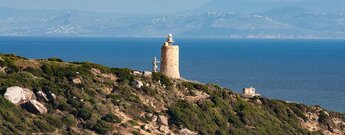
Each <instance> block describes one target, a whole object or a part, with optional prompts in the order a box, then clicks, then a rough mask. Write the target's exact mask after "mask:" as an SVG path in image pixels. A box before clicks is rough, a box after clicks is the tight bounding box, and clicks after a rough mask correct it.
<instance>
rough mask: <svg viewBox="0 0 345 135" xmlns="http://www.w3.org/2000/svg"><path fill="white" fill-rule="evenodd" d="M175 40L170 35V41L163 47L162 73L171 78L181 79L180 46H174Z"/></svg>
mask: <svg viewBox="0 0 345 135" xmlns="http://www.w3.org/2000/svg"><path fill="white" fill-rule="evenodd" d="M173 43H174V40H173V38H172V35H171V34H169V36H168V39H167V41H166V42H164V45H163V46H162V52H161V53H162V54H161V57H162V58H161V68H160V72H161V73H162V74H163V75H166V76H168V77H170V78H174V79H180V69H179V46H177V45H173Z"/></svg>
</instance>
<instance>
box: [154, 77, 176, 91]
mask: <svg viewBox="0 0 345 135" xmlns="http://www.w3.org/2000/svg"><path fill="white" fill-rule="evenodd" d="M152 80H154V81H160V82H161V83H162V84H163V85H165V86H166V87H167V88H168V89H171V87H172V85H173V83H172V82H171V80H170V79H169V77H167V76H165V75H163V74H161V73H152Z"/></svg>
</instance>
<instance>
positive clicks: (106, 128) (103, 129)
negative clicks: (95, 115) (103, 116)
mask: <svg viewBox="0 0 345 135" xmlns="http://www.w3.org/2000/svg"><path fill="white" fill-rule="evenodd" d="M92 130H94V131H96V132H97V133H99V134H105V133H107V132H110V131H111V130H112V126H111V125H110V124H108V123H107V122H105V121H103V120H98V121H97V123H96V125H94V126H93V127H92Z"/></svg>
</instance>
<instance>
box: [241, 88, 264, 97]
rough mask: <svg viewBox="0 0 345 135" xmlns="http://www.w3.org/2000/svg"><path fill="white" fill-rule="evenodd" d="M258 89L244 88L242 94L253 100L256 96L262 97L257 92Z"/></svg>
mask: <svg viewBox="0 0 345 135" xmlns="http://www.w3.org/2000/svg"><path fill="white" fill-rule="evenodd" d="M255 91H256V89H255V88H253V87H249V88H243V93H242V94H241V95H242V96H243V97H245V98H252V97H254V96H261V95H260V94H259V93H256V92H255Z"/></svg>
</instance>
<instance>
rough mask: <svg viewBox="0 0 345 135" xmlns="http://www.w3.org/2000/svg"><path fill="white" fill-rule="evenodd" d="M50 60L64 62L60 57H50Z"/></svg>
mask: <svg viewBox="0 0 345 135" xmlns="http://www.w3.org/2000/svg"><path fill="white" fill-rule="evenodd" d="M48 60H49V61H57V62H63V60H62V59H60V58H48Z"/></svg>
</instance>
